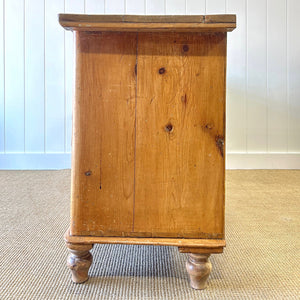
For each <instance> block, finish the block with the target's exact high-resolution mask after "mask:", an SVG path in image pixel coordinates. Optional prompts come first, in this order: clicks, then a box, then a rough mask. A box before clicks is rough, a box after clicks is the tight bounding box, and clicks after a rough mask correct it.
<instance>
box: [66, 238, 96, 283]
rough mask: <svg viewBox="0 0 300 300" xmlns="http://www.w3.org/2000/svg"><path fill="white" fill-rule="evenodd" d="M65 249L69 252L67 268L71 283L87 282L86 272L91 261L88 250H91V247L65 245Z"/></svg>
mask: <svg viewBox="0 0 300 300" xmlns="http://www.w3.org/2000/svg"><path fill="white" fill-rule="evenodd" d="M67 247H68V250H69V252H70V254H69V256H68V260H67V266H68V267H69V269H70V270H71V272H72V281H73V282H75V283H83V282H85V281H87V280H88V278H89V276H88V271H89V268H90V266H91V264H92V261H93V257H92V254H91V253H90V251H89V250H91V249H92V248H93V245H89V244H86V245H85V244H70V243H67Z"/></svg>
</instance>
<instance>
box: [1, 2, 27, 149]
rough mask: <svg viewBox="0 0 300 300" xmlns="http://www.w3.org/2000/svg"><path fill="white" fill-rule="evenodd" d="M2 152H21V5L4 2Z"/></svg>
mask: <svg viewBox="0 0 300 300" xmlns="http://www.w3.org/2000/svg"><path fill="white" fill-rule="evenodd" d="M4 18H5V25H4V26H5V151H6V152H24V146H25V143H24V138H25V136H24V108H25V107H24V1H19V0H9V1H5V16H4Z"/></svg>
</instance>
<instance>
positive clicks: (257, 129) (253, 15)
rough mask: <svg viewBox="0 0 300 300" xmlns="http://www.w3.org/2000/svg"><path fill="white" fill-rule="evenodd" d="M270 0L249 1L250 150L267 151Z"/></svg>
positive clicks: (248, 111)
mask: <svg viewBox="0 0 300 300" xmlns="http://www.w3.org/2000/svg"><path fill="white" fill-rule="evenodd" d="M266 16H267V0H251V1H248V16H247V47H248V49H247V55H248V57H247V63H248V65H247V67H248V74H247V151H248V152H267V150H268V149H267V145H268V136H267V124H268V121H267V17H266Z"/></svg>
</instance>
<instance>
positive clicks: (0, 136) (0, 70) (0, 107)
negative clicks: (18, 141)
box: [0, 0, 5, 153]
mask: <svg viewBox="0 0 300 300" xmlns="http://www.w3.org/2000/svg"><path fill="white" fill-rule="evenodd" d="M4 39H5V35H4V0H0V60H1V61H0V153H2V152H4V139H5V138H4V131H5V129H4V128H5V127H4V122H5V119H4V105H5V104H4V78H5V76H4Z"/></svg>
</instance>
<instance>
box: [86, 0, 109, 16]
mask: <svg viewBox="0 0 300 300" xmlns="http://www.w3.org/2000/svg"><path fill="white" fill-rule="evenodd" d="M104 2H105V0H85V12H86V13H87V14H103V13H104Z"/></svg>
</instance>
